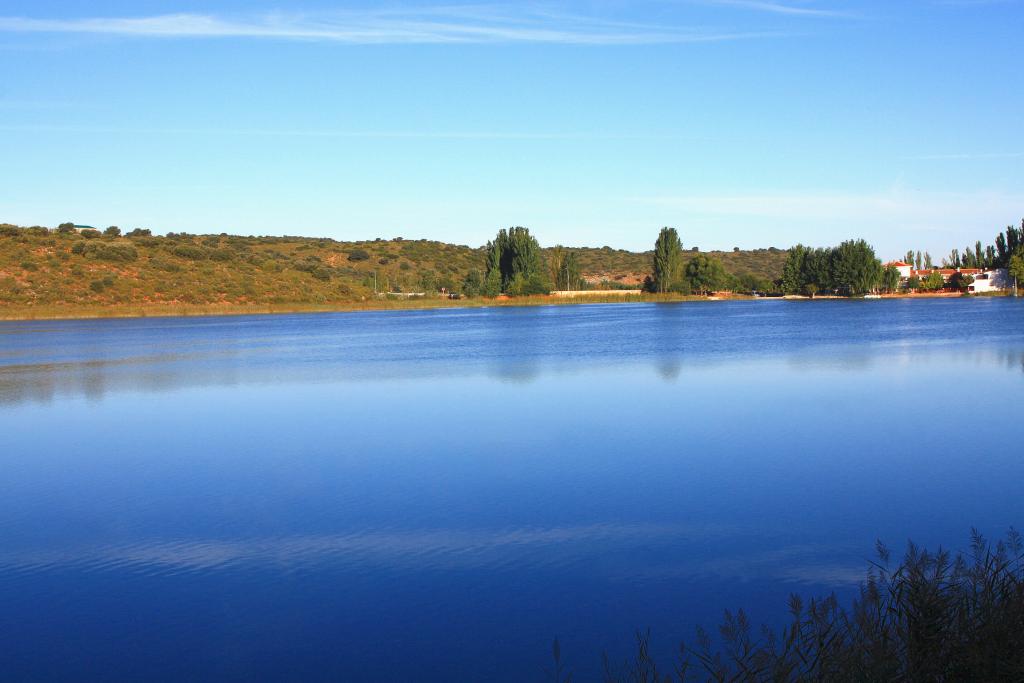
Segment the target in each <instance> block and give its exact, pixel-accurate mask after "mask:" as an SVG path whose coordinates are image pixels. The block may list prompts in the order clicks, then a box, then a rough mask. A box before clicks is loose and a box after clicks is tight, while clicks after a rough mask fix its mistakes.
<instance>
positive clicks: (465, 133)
mask: <svg viewBox="0 0 1024 683" xmlns="http://www.w3.org/2000/svg"><path fill="white" fill-rule="evenodd" d="M68 106H74V105H68ZM0 108H3V102H0ZM0 132H9V133H58V134H59V133H84V134H96V135H107V134H110V135H185V136H189V135H194V136H214V137H218V136H220V137H228V136H239V137H265V138H351V139H395V140H402V139H423V140H669V139H682V136H678V135H667V134H658V133H611V132H600V131H535V132H527V131H515V130H506V131H502V130H475V131H473V130H341V129H325V128H308V129H298V128H295V129H293V128H132V127H125V126H94V125H60V124H56V125H55V124H37V123H26V124H0Z"/></svg>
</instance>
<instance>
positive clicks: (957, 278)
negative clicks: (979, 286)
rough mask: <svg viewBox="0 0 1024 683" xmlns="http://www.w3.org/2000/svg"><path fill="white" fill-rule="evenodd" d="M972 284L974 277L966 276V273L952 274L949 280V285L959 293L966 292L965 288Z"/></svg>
mask: <svg viewBox="0 0 1024 683" xmlns="http://www.w3.org/2000/svg"><path fill="white" fill-rule="evenodd" d="M973 284H974V276H973V275H967V274H966V273H953V276H952V277H951V278H949V285H950V286H951V287H954V288H956V289H959V290H960V291H961V292H965V291H967V288H968V287H970V286H971V285H973Z"/></svg>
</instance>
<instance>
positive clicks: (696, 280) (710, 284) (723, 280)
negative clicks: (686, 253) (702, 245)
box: [684, 254, 729, 294]
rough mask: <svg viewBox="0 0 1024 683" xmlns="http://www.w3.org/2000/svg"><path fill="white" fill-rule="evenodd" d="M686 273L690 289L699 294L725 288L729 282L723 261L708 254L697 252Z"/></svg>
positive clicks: (687, 266) (687, 265) (688, 264)
mask: <svg viewBox="0 0 1024 683" xmlns="http://www.w3.org/2000/svg"><path fill="white" fill-rule="evenodd" d="M684 273H685V277H686V283H687V285H688V286H689V288H690V291H691V292H694V293H697V294H710V293H711V292H715V291H718V290H720V289H724V288H726V286H727V283H728V282H729V276H728V275H727V274H726V272H725V267H724V266H723V265H722V262H721V261H719V260H718V259H716V258H714V257H712V256H708V255H707V254H697V255H696V256H694V257H693V258H692V259H690V262H689V263H687V264H686V268H685V269H684Z"/></svg>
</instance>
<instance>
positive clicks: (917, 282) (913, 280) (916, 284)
mask: <svg viewBox="0 0 1024 683" xmlns="http://www.w3.org/2000/svg"><path fill="white" fill-rule="evenodd" d="M907 289H909V290H911V291H913V292H916V291H917V290H919V289H921V278H919V277H918V276H916V275H911V276H910V277H909V278H908V279H907Z"/></svg>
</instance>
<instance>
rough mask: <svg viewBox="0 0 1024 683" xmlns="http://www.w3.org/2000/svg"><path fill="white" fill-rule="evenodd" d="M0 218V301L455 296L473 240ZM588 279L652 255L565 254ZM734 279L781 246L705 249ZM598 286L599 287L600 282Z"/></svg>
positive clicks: (617, 278) (613, 278)
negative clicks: (204, 231)
mask: <svg viewBox="0 0 1024 683" xmlns="http://www.w3.org/2000/svg"><path fill="white" fill-rule="evenodd" d="M65 230H66V231H65V232H57V231H54V230H50V229H47V228H42V227H31V228H19V227H16V226H13V225H9V224H2V225H0V305H12V306H18V307H26V306H48V305H58V306H69V305H70V306H74V305H90V306H103V305H114V304H120V305H124V304H128V305H136V306H146V305H153V306H159V305H165V304H243V305H244V304H329V303H331V302H344V301H358V300H362V299H364V298H368V297H371V296H372V295H373V291H374V288H375V286H376V289H377V290H378V291H401V292H427V293H436V292H437V291H438V290H439V289H440V288H442V287H443V288H445V289H447V290H448V291H454V292H458V291H459V290H460V288H461V285H462V281H463V279H464V278H465V276H466V274H467V273H468V272H469V271H471V270H474V269H475V270H479V271H483V269H484V252H483V248H482V247H478V248H472V247H468V246H461V245H453V244H446V243H443V242H435V241H429V240H402V239H401V238H395V239H392V240H372V241H360V242H339V241H335V240H331V239H316V238H308V237H241V236H233V235H226V234H221V235H184V234H174V233H169V234H168V235H167V236H162V237H158V236H150V235H145V234H136V235H134V236H121V235H117V236H114V235H100V234H98V233H96V232H94V231H84V232H82V233H80V232H76V231H70V230H67V229H65ZM571 251H574V252H576V253H577V255H578V258H579V260H580V263H581V268H582V271H583V274H584V276H585V277H586V279H587V281H588V282H589V283H591V285H592V286H599V287H600V286H605V287H609V286H620V287H622V286H634V285H636V284H637V283H639V282H640V281H642V280H643V277H644V276H645V275H647V274H648V273H649V271H650V263H651V253H650V252H647V253H636V252H629V251H624V250H615V249H611V248H608V247H605V248H580V249H575V248H574V249H571ZM712 253H714V254H715V255H716V256H719V257H720V258H721V259H722V261H723V263H724V264H725V267H726V269H727V270H728V271H729V272H730V273H732V274H734V275H742V274H749V275H754V276H757V277H759V278H762V279H767V280H773V279H776V278H778V277H779V276H780V275H781V270H782V263H783V261H784V260H785V252H782V251H779V250H776V249H771V250H768V249H761V250H756V251H737V252H724V253H720V252H712ZM600 283H606V284H603V285H602V284H600Z"/></svg>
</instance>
